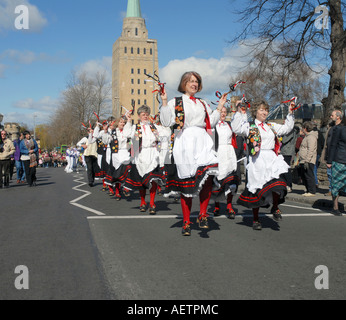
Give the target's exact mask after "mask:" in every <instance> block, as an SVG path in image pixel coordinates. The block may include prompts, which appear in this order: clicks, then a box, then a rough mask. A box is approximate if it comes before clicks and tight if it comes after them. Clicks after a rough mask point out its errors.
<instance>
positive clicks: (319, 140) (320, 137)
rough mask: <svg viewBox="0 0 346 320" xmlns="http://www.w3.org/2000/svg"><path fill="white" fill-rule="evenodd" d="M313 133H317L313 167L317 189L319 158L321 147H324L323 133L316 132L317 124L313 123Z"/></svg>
mask: <svg viewBox="0 0 346 320" xmlns="http://www.w3.org/2000/svg"><path fill="white" fill-rule="evenodd" d="M313 123H314V125H315V126H314V129H313V130H314V131H317V133H318V136H317V156H316V163H315V166H314V176H315V184H316V188H318V178H317V169H318V167H319V165H320V158H321V154H322V150H323V146H324V136H323V133H322V132H321V131H320V130H318V128H317V123H316V122H314V121H313Z"/></svg>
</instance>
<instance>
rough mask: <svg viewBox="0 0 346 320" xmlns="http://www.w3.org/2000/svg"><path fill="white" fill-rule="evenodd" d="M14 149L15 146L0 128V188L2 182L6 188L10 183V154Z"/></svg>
mask: <svg viewBox="0 0 346 320" xmlns="http://www.w3.org/2000/svg"><path fill="white" fill-rule="evenodd" d="M15 151H16V148H15V147H14V145H13V142H12V141H11V140H10V139H8V138H7V132H6V131H5V130H2V131H1V139H0V188H2V185H3V184H4V187H5V188H8V187H9V185H10V164H11V156H12V155H13V154H14V152H15ZM3 177H4V178H3Z"/></svg>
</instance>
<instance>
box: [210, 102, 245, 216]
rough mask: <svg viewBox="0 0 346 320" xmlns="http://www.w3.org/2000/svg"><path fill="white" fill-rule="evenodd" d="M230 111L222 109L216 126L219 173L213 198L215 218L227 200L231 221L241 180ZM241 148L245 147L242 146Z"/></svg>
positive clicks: (227, 211)
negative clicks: (233, 205)
mask: <svg viewBox="0 0 346 320" xmlns="http://www.w3.org/2000/svg"><path fill="white" fill-rule="evenodd" d="M227 113H228V110H227V108H226V107H222V109H221V113H220V120H219V122H218V123H217V125H216V126H215V129H213V131H214V137H215V151H216V155H217V159H218V161H219V173H218V175H217V176H215V178H214V180H213V181H214V187H213V192H212V197H213V198H214V200H215V208H214V216H218V215H220V201H222V200H224V199H226V202H227V206H226V216H227V218H229V219H234V218H235V214H236V213H235V211H234V209H233V207H232V201H233V196H234V195H235V194H236V193H237V190H238V185H239V183H240V178H239V176H238V174H237V164H238V163H237V155H236V152H235V150H236V149H237V148H238V145H237V138H236V134H235V133H234V132H233V130H232V126H231V123H230V122H228V121H226V117H227ZM240 147H241V148H242V147H243V146H240Z"/></svg>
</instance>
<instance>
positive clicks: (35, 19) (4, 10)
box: [0, 0, 47, 32]
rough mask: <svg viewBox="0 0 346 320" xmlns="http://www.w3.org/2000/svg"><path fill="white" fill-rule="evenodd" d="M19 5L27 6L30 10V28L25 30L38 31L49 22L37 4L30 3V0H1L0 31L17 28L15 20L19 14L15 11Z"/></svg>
mask: <svg viewBox="0 0 346 320" xmlns="http://www.w3.org/2000/svg"><path fill="white" fill-rule="evenodd" d="M19 5H24V6H26V7H27V8H28V12H29V18H28V19H29V29H28V30H25V31H27V32H38V31H40V30H41V29H42V28H43V27H44V26H45V25H46V24H47V19H46V18H45V17H44V16H43V14H42V13H41V12H40V11H39V9H38V8H37V7H36V6H35V5H32V4H30V2H29V0H0V32H1V31H4V30H17V29H16V28H15V20H16V18H17V17H18V16H19V14H16V13H15V8H16V7H17V6H19ZM18 31H19V30H18ZM20 31H23V30H20Z"/></svg>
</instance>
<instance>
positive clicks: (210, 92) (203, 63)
mask: <svg viewBox="0 0 346 320" xmlns="http://www.w3.org/2000/svg"><path fill="white" fill-rule="evenodd" d="M247 50H248V49H247V48H246V47H242V46H241V47H237V48H236V49H232V50H225V52H224V56H223V57H221V58H220V59H216V58H209V59H201V58H197V57H189V58H186V59H182V60H171V61H170V62H169V63H168V64H167V65H166V66H164V67H163V68H161V69H160V79H161V81H163V82H166V89H167V93H168V96H169V99H170V98H173V97H175V96H177V95H180V93H178V91H177V88H178V84H179V81H180V78H181V76H182V75H183V73H185V72H186V71H196V72H198V73H199V74H200V75H201V77H202V82H203V90H202V91H201V93H200V96H201V97H202V98H206V99H207V100H208V97H211V99H213V100H216V98H215V92H216V91H221V92H226V91H228V89H229V84H230V80H231V77H232V76H234V75H235V74H237V73H238V72H239V71H240V68H241V67H244V66H245V64H246V62H245V61H244V56H245V52H247Z"/></svg>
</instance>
